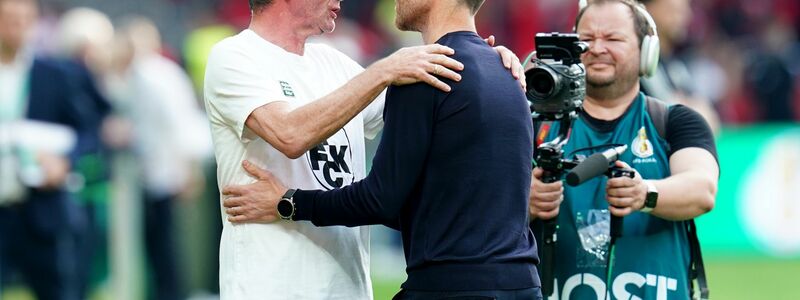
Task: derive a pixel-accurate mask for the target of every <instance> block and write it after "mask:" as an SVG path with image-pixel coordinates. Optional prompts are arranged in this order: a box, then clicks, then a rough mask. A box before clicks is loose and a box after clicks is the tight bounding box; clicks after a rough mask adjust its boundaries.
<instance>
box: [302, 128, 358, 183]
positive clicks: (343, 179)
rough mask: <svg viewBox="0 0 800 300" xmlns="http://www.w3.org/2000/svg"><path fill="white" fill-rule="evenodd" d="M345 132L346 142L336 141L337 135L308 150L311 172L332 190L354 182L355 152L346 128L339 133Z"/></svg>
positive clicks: (318, 180)
mask: <svg viewBox="0 0 800 300" xmlns="http://www.w3.org/2000/svg"><path fill="white" fill-rule="evenodd" d="M341 133H344V136H345V138H346V139H345V140H346V143H344V144H342V143H336V142H335V140H339V141H341V139H335V137H336V136H334V137H333V138H331V139H330V140H328V141H325V142H322V144H319V145H317V146H316V147H314V148H311V150H309V151H308V155H307V157H308V162H309V165H310V167H311V172H312V173H313V174H314V177H315V178H316V180H317V182H319V183H320V184H321V185H322V186H323V187H325V189H328V190H332V189H335V188H340V187H343V186H345V185H349V184H352V183H353V179H354V177H353V171H352V170H351V165H352V161H353V152H352V149H351V147H350V139H349V138H347V133H346V132H344V130H342V131H340V132H338V133H337V135H339V134H341Z"/></svg>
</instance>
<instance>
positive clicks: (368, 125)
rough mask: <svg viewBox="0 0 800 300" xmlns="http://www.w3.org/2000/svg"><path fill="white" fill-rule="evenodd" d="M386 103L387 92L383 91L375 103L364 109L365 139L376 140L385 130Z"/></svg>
mask: <svg viewBox="0 0 800 300" xmlns="http://www.w3.org/2000/svg"><path fill="white" fill-rule="evenodd" d="M385 102H386V90H383V92H381V94H380V95H378V98H375V101H372V103H370V104H369V106H367V108H366V109H364V112H362V114H364V137H366V138H368V139H370V140H371V139H374V138H375V137H376V136H377V135H378V133H380V132H381V130H383V106H384V103H385Z"/></svg>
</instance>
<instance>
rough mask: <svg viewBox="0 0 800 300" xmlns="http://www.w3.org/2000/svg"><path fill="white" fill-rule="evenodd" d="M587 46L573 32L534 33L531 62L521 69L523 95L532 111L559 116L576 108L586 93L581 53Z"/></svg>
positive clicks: (540, 114) (561, 116)
mask: <svg viewBox="0 0 800 300" xmlns="http://www.w3.org/2000/svg"><path fill="white" fill-rule="evenodd" d="M588 49H589V45H588V44H587V43H585V42H581V41H580V40H579V39H578V35H577V34H574V33H556V32H554V33H539V34H536V58H535V59H534V60H533V62H534V63H535V66H534V67H533V68H532V69H530V70H528V71H526V72H525V78H526V81H527V85H528V89H527V91H526V92H525V95H526V96H527V98H528V101H530V102H531V111H532V112H533V113H534V115H539V116H540V117H541V118H543V119H547V120H560V119H562V118H564V117H565V116H568V115H570V114H571V113H573V112H575V111H577V110H578V109H580V107H581V105H582V104H583V99H584V97H585V96H586V68H585V67H584V65H583V63H581V54H582V53H584V52H586V50H588Z"/></svg>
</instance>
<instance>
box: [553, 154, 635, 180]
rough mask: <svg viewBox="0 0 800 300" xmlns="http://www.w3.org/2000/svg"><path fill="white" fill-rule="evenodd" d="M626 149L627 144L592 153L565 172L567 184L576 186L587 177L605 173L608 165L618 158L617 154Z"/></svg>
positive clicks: (587, 178)
mask: <svg viewBox="0 0 800 300" xmlns="http://www.w3.org/2000/svg"><path fill="white" fill-rule="evenodd" d="M627 149H628V145H622V146H619V147H614V148H611V149H608V150H606V151H603V152H600V153H595V154H592V156H589V157H588V158H586V159H585V160H584V161H582V162H581V163H579V164H578V165H577V166H575V168H573V169H572V171H570V172H569V173H568V174H567V184H569V185H570V186H578V185H580V184H581V183H584V182H586V181H587V180H589V179H592V178H595V177H597V176H600V175H603V174H605V173H606V171H608V167H609V165H611V164H612V163H614V162H615V161H616V160H617V159H619V156H620V155H621V154H622V153H623V152H625V150H627Z"/></svg>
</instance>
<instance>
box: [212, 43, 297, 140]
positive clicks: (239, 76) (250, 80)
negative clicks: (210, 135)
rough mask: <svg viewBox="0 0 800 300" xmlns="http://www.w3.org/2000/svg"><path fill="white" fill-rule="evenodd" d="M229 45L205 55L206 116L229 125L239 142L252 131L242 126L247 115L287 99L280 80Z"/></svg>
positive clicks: (250, 136)
mask: <svg viewBox="0 0 800 300" xmlns="http://www.w3.org/2000/svg"><path fill="white" fill-rule="evenodd" d="M259 54H260V55H264V54H263V53H246V52H245V50H243V49H240V48H237V47H233V46H231V44H224V43H221V44H218V45H217V46H216V47H214V49H212V51H211V54H210V55H209V58H208V65H207V67H206V78H205V97H206V103H207V105H208V106H209V107H208V108H207V109H208V110H209V116H210V118H211V119H212V121H213V119H217V121H221V122H223V123H224V124H226V125H228V126H230V127H231V129H233V130H234V131H235V133H236V134H237V136H238V137H239V138H240V139H241V140H242V142H249V141H250V140H252V139H253V138H255V137H256V136H255V134H254V133H253V132H251V131H250V130H249V129H247V128H246V127H245V121H247V117H249V116H250V114H251V113H252V112H253V111H254V110H255V109H256V108H258V107H261V106H263V105H266V104H269V103H272V102H276V101H287V100H286V98H285V96H284V95H283V93H282V89H281V86H280V82H279V81H277V80H274V79H272V78H271V77H270V76H269V75H268V74H267V73H268V72H267V71H266V70H260V69H259V67H260V65H259V64H258V63H256V61H257V60H255V59H253V58H252V57H251V55H259Z"/></svg>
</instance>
